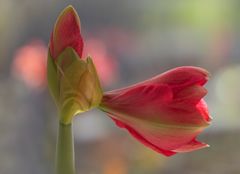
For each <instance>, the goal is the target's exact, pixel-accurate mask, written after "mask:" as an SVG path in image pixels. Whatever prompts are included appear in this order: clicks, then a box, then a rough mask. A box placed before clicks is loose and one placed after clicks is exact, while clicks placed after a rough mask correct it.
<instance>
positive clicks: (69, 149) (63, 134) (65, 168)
mask: <svg viewBox="0 0 240 174" xmlns="http://www.w3.org/2000/svg"><path fill="white" fill-rule="evenodd" d="M56 174H75V159H74V138H73V131H72V123H70V124H67V125H65V124H63V123H60V122H59V128H58V138H57V154H56Z"/></svg>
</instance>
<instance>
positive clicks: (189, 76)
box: [148, 66, 209, 87]
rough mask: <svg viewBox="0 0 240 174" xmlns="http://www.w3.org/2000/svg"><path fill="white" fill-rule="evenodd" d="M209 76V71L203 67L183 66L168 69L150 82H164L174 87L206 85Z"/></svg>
mask: <svg viewBox="0 0 240 174" xmlns="http://www.w3.org/2000/svg"><path fill="white" fill-rule="evenodd" d="M208 78H209V73H208V72H207V71H206V70H205V69H202V68H199V67H193V66H182V67H178V68H174V69H171V70H169V71H166V72H165V73H163V74H160V75H158V76H156V77H154V78H152V79H151V80H149V81H148V82H150V83H163V84H168V85H170V86H172V87H181V86H189V85H193V84H195V85H201V86H202V85H204V84H205V83H206V82H207V81H208Z"/></svg>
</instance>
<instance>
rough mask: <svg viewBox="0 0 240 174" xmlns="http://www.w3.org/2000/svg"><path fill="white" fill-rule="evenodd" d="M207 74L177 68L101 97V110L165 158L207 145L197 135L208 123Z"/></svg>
mask: <svg viewBox="0 0 240 174" xmlns="http://www.w3.org/2000/svg"><path fill="white" fill-rule="evenodd" d="M207 80H208V72H207V71H206V70H204V69H201V68H197V67H190V66H186V67H179V68H175V69H173V70H170V71H167V72H165V73H163V74H160V75H158V76H156V77H154V78H152V79H150V80H147V81H144V82H141V83H138V84H135V85H133V86H130V87H127V88H123V89H119V90H114V91H111V92H107V93H105V94H104V96H103V99H102V103H101V105H100V107H101V109H102V110H104V111H105V112H107V113H108V114H109V116H110V117H111V118H112V119H113V120H114V121H115V122H116V124H117V126H119V127H121V128H125V129H127V130H128V132H129V133H130V134H131V135H132V136H133V137H135V138H136V139H137V140H139V141H140V142H141V143H143V144H144V145H146V146H148V147H150V148H152V149H153V150H155V151H157V152H159V153H162V154H164V155H166V156H171V155H173V154H175V153H177V152H189V151H193V150H197V149H200V148H203V147H206V146H208V145H207V144H204V143H201V142H198V141H197V140H196V136H197V135H198V134H199V133H201V132H202V131H203V129H204V128H206V127H207V126H208V125H209V123H210V120H211V119H210V117H209V114H208V109H207V105H206V104H205V102H204V100H203V99H202V98H203V97H204V96H205V95H206V93H207V91H206V89H205V88H204V87H203V85H204V84H205V83H206V82H207Z"/></svg>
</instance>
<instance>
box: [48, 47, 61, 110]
mask: <svg viewBox="0 0 240 174" xmlns="http://www.w3.org/2000/svg"><path fill="white" fill-rule="evenodd" d="M47 80H48V88H49V91H50V93H51V95H52V97H53V98H54V101H55V103H56V104H57V106H58V98H59V84H58V76H57V67H56V65H55V62H54V59H53V58H52V57H51V55H50V51H49V52H48V60H47Z"/></svg>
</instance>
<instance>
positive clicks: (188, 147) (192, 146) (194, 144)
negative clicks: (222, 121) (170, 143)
mask: <svg viewBox="0 0 240 174" xmlns="http://www.w3.org/2000/svg"><path fill="white" fill-rule="evenodd" d="M205 147H209V145H208V144H205V143H202V142H199V141H197V140H196V139H193V140H192V141H191V142H189V143H188V144H185V145H183V146H181V147H179V148H177V149H175V150H173V151H174V152H191V151H194V150H199V149H202V148H205Z"/></svg>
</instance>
